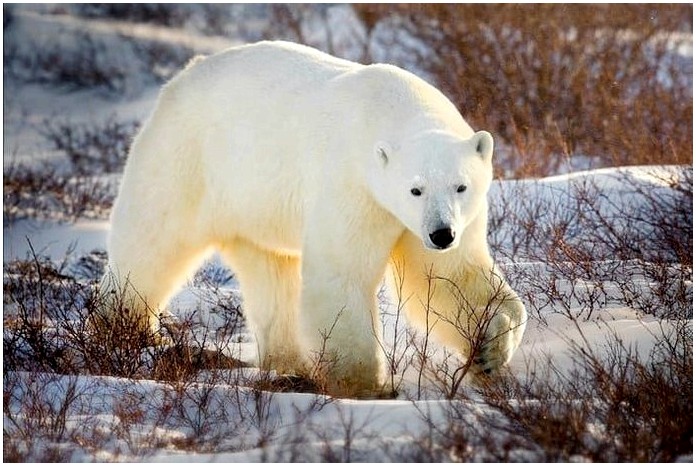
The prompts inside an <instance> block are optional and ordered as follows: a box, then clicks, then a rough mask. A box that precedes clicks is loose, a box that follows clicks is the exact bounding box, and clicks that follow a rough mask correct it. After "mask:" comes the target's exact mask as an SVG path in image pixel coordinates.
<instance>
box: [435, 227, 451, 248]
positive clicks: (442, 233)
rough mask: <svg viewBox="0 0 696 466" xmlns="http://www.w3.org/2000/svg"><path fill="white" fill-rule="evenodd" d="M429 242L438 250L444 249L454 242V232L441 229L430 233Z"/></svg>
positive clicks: (448, 229)
mask: <svg viewBox="0 0 696 466" xmlns="http://www.w3.org/2000/svg"><path fill="white" fill-rule="evenodd" d="M430 241H432V242H433V244H434V245H435V246H437V247H438V248H440V249H445V248H446V247H447V246H449V245H450V244H452V241H454V230H452V229H451V228H441V229H440V230H437V231H435V232H434V233H430Z"/></svg>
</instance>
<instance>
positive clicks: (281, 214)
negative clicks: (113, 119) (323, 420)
mask: <svg viewBox="0 0 696 466" xmlns="http://www.w3.org/2000/svg"><path fill="white" fill-rule="evenodd" d="M492 145H493V141H492V138H491V137H490V135H489V134H488V133H485V132H479V133H474V131H473V130H472V129H471V128H470V127H469V125H467V123H466V122H465V121H464V120H463V119H462V117H461V116H460V114H459V113H458V111H457V110H456V108H455V107H454V106H453V105H452V104H451V103H450V102H449V100H447V99H446V98H445V97H444V96H443V95H442V94H441V93H440V92H439V91H438V90H436V89H435V88H433V87H432V86H430V85H428V84H427V83H425V82H424V81H423V80H421V79H419V78H417V77H416V76H414V75H412V74H410V73H408V72H406V71H403V70H401V69H398V68H396V67H393V66H388V65H370V66H363V65H359V64H356V63H352V62H348V61H345V60H340V59H337V58H334V57H331V56H329V55H326V54H323V53H321V52H319V51H316V50H313V49H311V48H308V47H303V46H299V45H294V44H289V43H283V42H262V43H259V44H254V45H248V46H243V47H239V48H234V49H230V50H228V51H225V52H222V53H220V54H217V55H214V56H211V57H208V58H205V59H196V60H195V63H193V64H191V65H190V66H189V67H188V68H187V69H186V70H184V71H183V72H182V73H180V74H179V75H178V76H177V77H176V78H174V79H173V80H172V81H171V82H170V83H169V84H167V85H166V86H165V88H164V89H163V90H162V93H161V95H160V97H159V101H158V103H157V107H156V109H155V111H154V113H153V114H152V116H151V117H150V119H149V121H148V122H147V123H146V124H145V126H144V127H143V129H142V131H141V132H140V134H139V135H138V137H137V138H136V139H135V141H134V143H133V146H132V149H131V153H130V156H129V159H128V164H127V166H126V170H125V174H124V177H123V182H122V186H121V190H120V193H119V196H118V199H117V202H116V205H115V207H114V211H113V215H112V231H111V235H110V240H109V259H110V267H111V271H112V272H113V274H114V275H115V277H116V280H115V281H112V280H108V279H106V278H105V279H104V280H103V286H104V287H106V288H109V287H114V286H116V285H117V284H122V283H124V282H125V280H126V279H128V280H129V282H130V284H132V286H133V288H134V289H135V290H137V292H138V293H139V295H140V296H141V297H142V298H144V300H145V301H146V302H147V304H148V306H149V307H150V309H151V310H153V312H151V313H150V315H149V321H150V325H152V326H153V327H155V326H156V324H157V322H156V318H155V317H154V314H155V313H156V312H157V310H158V309H162V308H164V306H166V304H167V302H168V300H169V299H170V297H171V296H172V294H173V293H174V292H176V291H177V289H178V288H179V287H180V286H181V285H182V284H183V282H184V281H185V280H186V279H187V277H189V276H190V274H191V273H192V272H193V271H194V270H195V269H196V267H197V266H199V265H200V262H201V260H202V259H203V258H204V257H205V256H206V255H207V254H209V253H210V250H211V249H216V250H218V251H219V252H220V253H221V255H222V256H223V257H224V259H225V260H226V261H227V262H228V263H229V265H230V266H231V267H232V268H233V270H234V271H235V272H236V273H237V276H238V278H239V280H240V284H241V290H242V294H243V297H244V301H245V312H246V317H247V320H248V322H249V324H250V326H251V328H252V330H253V331H254V332H255V333H256V336H257V339H258V342H259V351H260V357H261V360H262V363H263V364H265V365H266V366H270V367H274V368H277V369H279V370H281V371H297V372H304V371H306V370H308V367H309V366H310V365H311V360H312V359H316V358H317V357H318V355H319V354H321V355H323V356H324V357H326V356H327V355H329V356H331V357H334V359H335V361H334V364H333V365H332V368H331V369H330V371H329V375H330V376H331V377H332V378H333V379H334V382H335V385H336V386H340V385H341V384H343V385H345V386H349V387H355V388H357V389H365V390H372V389H375V388H378V387H379V384H380V383H381V377H382V375H383V367H382V365H383V357H382V355H381V350H380V339H381V335H380V332H381V330H380V329H381V327H380V325H379V324H378V311H377V305H376V301H375V293H376V290H377V288H378V286H379V284H380V282H381V280H382V278H383V276H384V274H385V270H386V269H387V267H388V265H389V264H390V263H392V262H391V261H394V262H393V263H394V264H397V263H398V264H403V265H405V267H406V268H405V282H404V287H403V289H404V290H407V292H408V294H409V296H411V298H410V299H409V302H408V304H407V312H408V314H409V316H410V317H411V321H412V322H414V323H416V324H419V323H420V324H423V323H424V322H425V321H426V320H427V319H428V317H427V316H426V311H425V309H426V308H424V307H423V306H422V305H421V303H424V302H425V300H426V298H425V295H424V293H427V287H428V285H427V280H426V279H425V278H426V272H428V271H429V270H431V269H432V268H433V267H434V269H435V271H436V273H437V274H438V275H441V276H443V277H447V278H448V279H450V280H452V283H455V284H457V285H458V286H460V287H461V291H462V292H463V293H465V294H467V295H471V296H472V299H473V301H475V307H476V306H483V305H484V301H485V300H486V298H487V297H490V296H491V295H492V294H493V293H492V292H491V289H492V287H494V286H496V283H498V284H501V286H502V287H503V288H504V289H505V292H506V293H507V294H508V295H509V296H510V299H508V300H501V301H500V302H501V303H503V305H502V307H501V309H502V314H503V315H504V316H505V318H506V319H507V320H505V319H502V320H501V319H498V320H497V321H496V324H495V325H491V327H492V328H493V327H495V328H494V329H492V330H491V332H493V333H494V334H493V333H491V335H492V336H494V337H495V336H497V335H498V334H505V332H507V331H508V330H510V329H511V328H512V329H513V331H512V332H508V334H509V335H510V336H506V337H505V338H497V339H495V338H492V339H491V340H495V342H494V343H491V344H489V345H488V347H487V348H484V349H483V350H484V351H482V354H484V355H486V354H488V355H487V356H486V360H487V361H491V362H490V364H489V366H490V367H497V366H499V365H501V364H503V363H504V362H506V361H507V360H509V358H510V356H511V355H512V352H513V351H514V349H515V348H516V346H517V345H518V344H519V341H520V338H521V334H522V331H523V329H524V320H525V312H524V306H522V304H521V303H520V302H519V299H518V298H517V297H516V295H514V292H512V290H510V289H509V287H508V286H507V284H506V283H505V282H504V280H502V277H501V278H499V279H493V280H491V279H490V274H491V272H492V271H497V269H495V267H494V265H493V261H492V259H491V257H490V255H489V253H488V248H487V244H486V214H487V204H486V193H487V191H488V187H489V185H490V181H491V176H492V175H491V174H492V168H491V155H492V150H493V147H492ZM460 185H464V186H466V191H464V192H463V193H457V188H458V186H460ZM414 187H418V189H421V190H422V195H421V196H419V197H416V196H414V195H413V194H412V193H411V189H413V188H414ZM443 225H446V226H448V227H450V228H451V229H452V231H453V232H454V241H453V243H452V245H451V246H450V247H448V248H447V249H445V250H444V251H436V250H435V249H433V248H435V247H436V246H435V245H434V244H433V243H432V241H431V240H430V237H429V235H430V233H432V232H433V231H434V230H436V229H437V228H440V227H442V226H443ZM389 275H392V276H393V275H395V274H389ZM437 286H438V287H439V289H440V291H438V293H436V295H435V300H434V301H433V302H432V303H431V309H430V310H433V309H434V310H435V311H436V313H437V315H438V316H440V317H439V320H440V322H439V323H438V324H437V325H436V326H435V332H434V333H435V334H436V336H437V337H438V338H440V340H441V341H442V342H443V343H444V344H447V345H449V346H451V347H452V348H453V349H455V350H457V351H460V352H462V354H463V355H465V356H466V355H467V354H468V352H469V351H470V348H469V346H468V345H467V343H466V342H465V341H463V339H462V338H458V337H457V335H456V333H457V332H456V331H455V330H453V327H452V325H449V326H448V324H446V323H445V321H447V320H452V319H446V318H443V317H442V316H454V315H455V314H457V313H458V312H459V311H457V310H456V309H455V307H456V304H457V303H454V302H453V300H452V298H451V296H449V297H448V293H447V292H446V290H445V288H446V287H445V286H442V285H441V284H438V285H437ZM140 312H141V313H143V314H145V313H146V311H144V310H142V309H141V310H140ZM475 313H476V312H475V311H474V310H472V311H471V312H470V314H471V315H474V314H475ZM467 315H468V314H467ZM431 323H432V322H431ZM489 333H490V332H489ZM503 340H504V341H503ZM501 342H502V343H501ZM487 364H488V363H487ZM482 367H484V366H482ZM485 367H488V366H485Z"/></svg>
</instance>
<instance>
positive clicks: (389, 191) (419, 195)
mask: <svg viewBox="0 0 696 466" xmlns="http://www.w3.org/2000/svg"><path fill="white" fill-rule="evenodd" d="M492 157H493V137H492V136H491V135H490V133H488V132H486V131H479V132H477V133H475V134H473V136H471V137H470V138H469V139H463V138H462V137H461V136H458V135H455V134H452V133H449V132H446V131H441V130H431V131H426V132H421V133H419V134H416V135H415V136H413V137H410V138H408V139H406V140H404V141H401V142H400V143H398V144H395V143H393V142H384V141H380V142H377V143H376V144H375V147H374V153H373V161H374V163H373V164H372V167H371V170H369V173H368V179H369V185H370V189H371V190H372V192H373V195H374V196H375V198H376V199H377V201H378V202H379V203H380V204H382V206H383V207H385V208H386V209H387V210H389V211H390V212H391V213H392V214H393V215H394V216H396V217H397V218H398V219H399V220H400V221H401V222H402V223H403V224H404V226H405V227H406V228H407V229H409V230H410V231H411V232H412V233H413V234H415V235H416V236H418V237H419V238H420V239H421V240H422V241H423V244H424V245H425V247H426V248H429V249H433V250H440V251H444V250H448V249H451V248H456V247H457V246H458V245H459V242H460V240H461V238H462V236H463V234H464V231H465V230H466V228H467V227H468V226H469V225H470V224H471V222H472V221H473V220H474V219H475V218H476V217H477V216H478V215H480V213H481V211H482V209H484V208H485V207H486V206H487V202H486V196H487V193H488V188H489V187H490V184H491V181H492V177H493V168H492V164H491V159H492Z"/></svg>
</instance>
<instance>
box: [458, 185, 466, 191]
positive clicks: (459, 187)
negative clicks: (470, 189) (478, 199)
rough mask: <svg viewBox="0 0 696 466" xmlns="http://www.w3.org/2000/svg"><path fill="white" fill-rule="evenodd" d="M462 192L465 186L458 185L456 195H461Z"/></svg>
mask: <svg viewBox="0 0 696 466" xmlns="http://www.w3.org/2000/svg"><path fill="white" fill-rule="evenodd" d="M464 191H466V186H464V185H463V184H460V185H459V186H457V192H458V193H463V192H464Z"/></svg>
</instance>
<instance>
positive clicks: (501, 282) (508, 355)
mask: <svg viewBox="0 0 696 466" xmlns="http://www.w3.org/2000/svg"><path fill="white" fill-rule="evenodd" d="M485 280H486V281H487V282H488V284H489V286H490V297H489V302H488V304H487V306H486V309H485V310H484V311H482V312H481V315H479V316H478V318H479V319H481V320H482V321H483V322H482V327H483V330H484V331H483V335H482V338H481V339H480V341H479V342H478V344H477V345H475V348H474V354H473V363H474V365H473V367H472V372H473V373H474V374H490V373H491V372H493V371H494V370H496V369H499V368H500V367H502V366H503V365H505V364H507V363H508V362H509V361H510V360H511V359H512V356H513V354H514V353H515V350H516V349H517V347H518V346H519V345H520V342H521V341H522V336H523V335H524V330H525V327H526V324H527V310H526V309H525V307H524V304H522V301H521V300H520V298H519V297H518V296H517V293H515V292H514V291H513V290H512V288H510V285H508V283H507V281H506V280H505V279H504V278H503V276H502V273H501V272H500V270H499V269H498V268H497V267H496V266H494V268H493V271H492V272H491V273H490V275H489V276H488V277H486V278H485Z"/></svg>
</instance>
